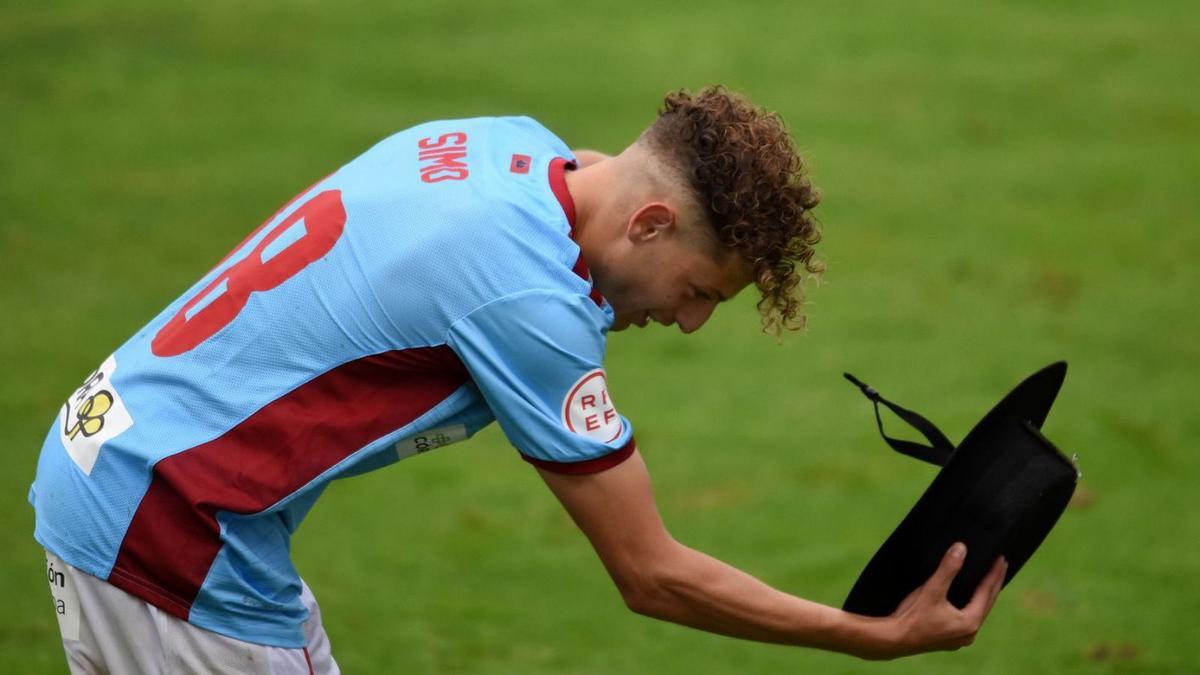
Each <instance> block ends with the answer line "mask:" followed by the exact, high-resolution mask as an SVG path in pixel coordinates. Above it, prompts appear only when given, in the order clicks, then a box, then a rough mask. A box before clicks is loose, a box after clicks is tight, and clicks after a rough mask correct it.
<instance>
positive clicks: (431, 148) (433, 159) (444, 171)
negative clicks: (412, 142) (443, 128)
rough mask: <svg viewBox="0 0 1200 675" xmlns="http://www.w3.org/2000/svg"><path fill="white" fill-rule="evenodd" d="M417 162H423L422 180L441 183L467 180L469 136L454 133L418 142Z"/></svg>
mask: <svg viewBox="0 0 1200 675" xmlns="http://www.w3.org/2000/svg"><path fill="white" fill-rule="evenodd" d="M417 148H418V150H417V160H418V161H419V162H421V180H423V181H425V182H426V183H440V182H442V181H444V180H466V178H467V176H468V175H470V172H469V171H468V170H467V161H466V160H467V135H466V134H465V133H463V132H461V131H452V132H450V133H448V134H442V135H441V136H438V137H437V138H432V137H430V138H422V139H421V140H419V141H417Z"/></svg>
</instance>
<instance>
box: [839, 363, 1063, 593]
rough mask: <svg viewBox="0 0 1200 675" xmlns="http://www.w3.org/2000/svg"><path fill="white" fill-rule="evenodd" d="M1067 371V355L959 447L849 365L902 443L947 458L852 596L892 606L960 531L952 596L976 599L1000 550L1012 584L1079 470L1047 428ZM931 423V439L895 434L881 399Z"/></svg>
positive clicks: (926, 430)
mask: <svg viewBox="0 0 1200 675" xmlns="http://www.w3.org/2000/svg"><path fill="white" fill-rule="evenodd" d="M1066 374H1067V364H1066V362H1063V361H1059V362H1058V363H1054V364H1052V365H1049V366H1047V367H1045V368H1043V369H1042V370H1039V371H1038V372H1036V373H1034V374H1033V375H1031V376H1029V378H1027V379H1026V380H1025V381H1024V382H1022V383H1021V384H1019V385H1017V387H1016V388H1015V389H1013V390H1012V391H1011V392H1009V394H1008V396H1005V397H1004V399H1003V400H1001V401H1000V402H999V403H997V404H996V407H994V408H992V410H991V411H990V412H989V413H988V414H987V415H985V416H984V418H983V419H982V420H980V422H979V423H978V424H976V425H975V428H974V429H972V430H971V432H970V433H969V434H967V437H966V438H965V439H963V442H962V443H960V444H959V445H958V448H957V449H955V447H954V446H953V444H952V443H950V441H949V440H948V439H947V438H946V436H945V435H944V434H942V432H941V431H939V430H938V428H937V427H936V426H934V425H933V424H932V423H930V422H929V421H928V420H926V419H925V418H924V417H921V416H920V415H918V414H916V413H914V412H912V411H911V410H906V409H905V408H901V407H900V406H898V405H896V404H894V403H892V402H891V401H888V400H887V399H885V398H883V397H882V396H880V395H879V392H877V391H875V389H873V388H872V387H870V386H868V385H866V384H863V383H862V382H860V381H858V380H857V379H856V378H855V377H854V376H853V375H850V374H849V373H846V379H848V380H850V381H851V382H853V383H854V384H856V385H857V386H858V387H859V388H860V389H861V390H862V391H863V393H864V394H866V396H867V398H869V399H871V401H872V402H874V403H875V420H876V422H877V423H878V424H879V433H880V434H881V435H883V438H884V440H885V441H887V443H888V445H890V446H892V448H893V449H895V450H896V451H897V452H901V453H904V454H906V455H909V456H912V457H916V458H917V459H921V460H923V461H926V462H929V463H931V464H935V465H938V466H941V467H942V470H941V471H940V472H939V473H938V475H937V477H935V478H934V479H933V483H931V484H930V485H929V488H928V489H927V490H925V494H923V495H921V498H920V499H919V500H918V501H917V504H916V506H913V508H912V510H911V511H909V512H908V515H907V516H905V518H904V520H903V521H902V522H901V523H900V526H899V527H897V528H896V530H895V531H894V532H892V536H890V537H888V539H887V541H886V542H884V544H883V546H882V547H881V548H880V549H879V551H878V552H876V553H875V557H873V558H871V562H870V563H868V564H867V567H866V569H864V570H863V572H862V574H861V575H860V576H859V578H858V582H857V583H855V584H854V588H853V589H851V591H850V595H849V596H848V597H847V598H846V602H845V604H844V605H843V606H842V607H843V609H845V610H846V611H848V612H854V613H855V614H865V615H868V616H888V615H890V614H892V612H894V611H895V610H896V607H898V606H899V605H900V602H901V601H902V600H904V598H905V597H906V596H907V595H908V594H909V593H911V592H912V591H913V590H914V589H916V588H917V587H918V586H920V585H921V584H923V583H925V581H926V580H928V579H929V577H930V576H932V575H933V572H934V570H936V569H937V567H938V564H939V563H940V562H941V560H942V557H943V556H944V555H945V553H946V551H947V550H948V549H949V548H950V546H951V544H953V543H954V542H956V541H961V542H964V543H965V544H966V545H967V558H966V560H965V561H964V562H963V566H962V569H961V570H960V571H959V573H958V576H957V577H955V579H954V582H953V583H952V584H951V585H950V592H949V594H948V598H949V600H950V602H951V603H953V604H954V605H955V606H956V607H958V608H959V609H961V608H963V607H965V606H966V604H967V603H968V602H969V601H970V600H971V596H972V594H973V593H974V591H975V588H976V587H977V586H978V585H979V582H980V581H982V580H983V577H984V576H985V575H986V574H987V572H988V570H989V569H990V567H991V565H992V563H993V562H995V560H996V558H997V557H998V556H1004V557H1005V559H1006V560H1007V561H1008V573H1007V575H1006V576H1005V579H1004V583H1005V584H1007V583H1008V582H1009V581H1011V580H1012V578H1013V577H1014V576H1016V574H1017V572H1018V571H1020V569H1021V566H1022V565H1024V564H1025V561H1027V560H1029V557H1030V556H1032V555H1033V552H1034V551H1035V550H1037V547H1038V546H1039V545H1041V543H1042V540H1043V539H1045V538H1046V535H1047V534H1049V533H1050V530H1051V528H1053V527H1054V524H1055V523H1056V522H1057V521H1058V518H1059V516H1061V515H1062V512H1063V510H1064V509H1066V507H1067V502H1069V501H1070V500H1071V495H1072V494H1074V492H1075V485H1076V483H1077V482H1078V479H1079V475H1080V474H1079V472H1078V470H1077V469H1076V467H1075V464H1074V463H1073V462H1072V461H1071V460H1069V459H1067V458H1066V457H1065V456H1063V454H1062V453H1061V452H1060V451H1059V450H1058V448H1056V447H1054V444H1053V443H1051V442H1050V441H1048V440H1047V439H1046V437H1045V436H1042V434H1041V431H1040V429H1041V426H1042V423H1043V422H1044V421H1045V420H1046V415H1047V414H1048V413H1049V412H1050V406H1051V405H1053V403H1054V399H1055V397H1056V396H1057V395H1058V390H1059V389H1060V388H1061V387H1062V383H1063V378H1065V377H1066ZM880 403H882V404H883V405H885V406H887V407H888V409H890V410H892V411H893V412H895V413H896V414H897V415H898V416H899V417H900V418H901V419H902V420H904V421H905V422H908V423H909V424H911V425H912V426H913V427H914V428H916V429H917V430H918V431H920V432H921V433H922V435H924V436H925V437H926V438H927V439H928V440H929V443H930V445H928V446H926V445H921V444H920V443H914V442H911V441H904V440H900V439H896V438H889V437H888V436H887V435H886V434H884V433H883V422H882V420H881V419H880V417H879V404H880Z"/></svg>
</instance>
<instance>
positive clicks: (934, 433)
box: [842, 373, 954, 466]
mask: <svg viewBox="0 0 1200 675" xmlns="http://www.w3.org/2000/svg"><path fill="white" fill-rule="evenodd" d="M842 375H844V376H845V377H846V379H847V380H850V381H851V382H853V383H854V385H855V386H857V387H858V388H859V389H861V390H862V393H863V395H864V396H866V397H867V398H869V399H871V402H872V403H874V404H875V422H876V423H877V424H878V425H879V435H880V436H883V440H884V441H887V444H888V445H890V446H892V449H893V450H895V451H896V452H899V453H901V454H904V455H908V456H909V457H913V458H916V459H919V460H921V461H922V462H929V463H930V464H933V465H935V466H945V465H946V462H948V461H950V455H953V454H954V444H953V443H951V442H950V439H948V438H946V435H945V434H943V433H942V432H941V430H940V429H938V428H937V427H936V426H934V425H933V423H932V422H930V421H929V420H927V419H925V418H924V417H921V416H920V415H918V414H917V413H915V412H913V411H911V410H908V409H907V408H901V407H900V406H898V405H896V404H895V403H892V402H891V401H889V400H887V399H886V398H884V397H883V396H880V395H879V392H878V391H875V388H874V387H872V386H871V385H869V384H866V383H864V382H861V381H860V380H859V379H858V378H857V377H854V376H853V375H851V374H850V373H842ZM880 403H882V404H884V405H885V406H887V408H888V410H891V411H892V412H894V413H896V416H897V417H899V418H900V419H902V420H904V421H905V422H908V424H909V425H910V426H912V428H914V429H916V430H917V431H919V432H921V435H922V436H924V437H925V438H926V439H927V440H928V441H929V445H921V444H920V443H913V442H912V441H905V440H902V439H899V438H892V437H890V436H888V435H887V434H885V433H883V419H882V418H880V416H879V404H880Z"/></svg>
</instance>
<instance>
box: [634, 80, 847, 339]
mask: <svg viewBox="0 0 1200 675" xmlns="http://www.w3.org/2000/svg"><path fill="white" fill-rule="evenodd" d="M638 146H640V147H641V148H645V149H646V150H648V151H649V152H650V153H651V154H653V156H654V157H655V158H656V159H657V160H658V162H656V164H661V165H662V166H663V167H665V169H666V171H667V172H668V173H669V174H671V175H670V179H671V180H672V181H673V182H677V183H678V184H680V185H681V186H683V189H684V190H685V191H686V192H687V193H688V196H689V197H690V199H689V200H688V201H689V202H692V204H694V206H695V207H696V209H697V210H698V212H699V216H700V218H701V219H702V221H703V222H704V223H705V224H706V225H707V228H706V229H707V232H706V233H705V234H706V235H707V236H710V237H712V239H713V242H714V247H716V248H719V249H724V252H726V253H728V251H730V250H733V251H736V253H737V254H738V255H739V256H740V257H741V259H742V261H744V264H745V265H746V266H747V267H748V270H749V272H750V275H751V278H752V279H753V281H754V284H755V286H757V288H758V290H759V292H760V293H761V294H762V299H761V300H760V301H759V304H758V306H759V310H760V311H761V312H762V315H763V328H764V330H766V331H768V332H774V333H776V334H778V333H779V332H780V331H781V330H783V329H796V328H800V327H802V326H803V325H804V319H805V317H804V314H803V312H802V311H801V310H802V306H803V302H804V289H803V284H802V282H803V277H804V275H806V274H808V275H819V274H820V273H821V272H822V271H823V270H824V264H823V263H822V262H821V261H819V260H818V259H816V257H815V256H814V246H815V245H816V244H817V243H818V242H819V241H820V239H821V234H820V228H819V226H818V223H817V220H816V218H815V217H814V216H813V214H812V209H814V208H815V207H816V206H817V204H818V203H819V202H820V193H819V192H818V191H817V189H816V188H815V187H814V186H813V185H812V183H811V182H810V180H809V178H808V176H807V174H806V167H805V163H804V160H803V158H802V157H801V156H800V154H799V153H798V152H797V151H796V149H795V147H794V145H793V143H792V139H791V137H790V136H789V135H788V132H787V129H786V128H785V127H784V124H783V121H782V120H781V119H780V118H779V116H778V115H777V114H775V113H772V112H770V111H767V110H765V109H763V108H759V107H756V106H754V105H753V104H752V103H750V102H749V101H748V100H746V99H745V98H743V97H741V96H739V95H737V94H735V93H732V92H730V91H727V90H726V89H724V88H723V87H720V86H715V87H708V88H705V89H703V90H701V91H700V92H698V93H696V94H691V93H689V92H687V91H686V90H682V89H681V90H678V91H674V92H671V93H669V94H667V96H666V98H665V100H664V102H663V108H662V110H661V111H660V112H659V115H658V118H657V119H656V120H655V121H654V123H653V124H651V125H650V127H649V128H647V129H646V131H645V132H643V133H642V135H641V137H640V138H639V139H638V141H637V143H636V144H635V147H638Z"/></svg>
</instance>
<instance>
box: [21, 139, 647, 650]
mask: <svg viewBox="0 0 1200 675" xmlns="http://www.w3.org/2000/svg"><path fill="white" fill-rule="evenodd" d="M571 161H572V160H571V153H570V150H569V149H568V148H567V147H566V145H564V144H563V143H562V141H560V140H559V139H558V138H556V137H555V136H554V135H552V134H551V133H550V132H549V131H547V130H546V129H544V128H543V127H542V126H540V125H539V124H537V123H536V122H534V121H533V120H531V119H528V118H495V119H472V120H456V121H443V122H433V123H429V124H425V125H421V126H418V127H414V128H412V129H408V130H406V131H402V132H400V133H398V134H396V135H394V136H391V137H390V138H387V139H386V140H384V141H382V142H380V143H379V144H378V145H376V146H375V147H373V148H371V149H370V150H368V151H367V152H366V153H364V154H363V155H361V156H360V157H358V158H357V159H355V160H354V161H352V162H350V163H349V164H347V165H346V166H343V167H342V168H341V169H339V170H338V171H336V172H335V173H333V174H332V175H330V176H329V177H327V178H325V179H323V180H321V181H320V182H318V183H317V184H316V185H314V186H312V187H311V188H309V189H308V190H306V191H304V192H302V193H301V194H300V195H299V196H297V197H296V198H295V199H294V200H293V201H292V202H290V203H289V204H287V205H286V206H284V207H283V208H282V209H281V210H280V211H279V212H278V213H276V214H275V215H274V216H272V217H271V218H269V219H268V220H267V221H266V222H265V223H263V225H262V226H261V227H260V228H259V229H258V230H256V231H255V232H254V233H252V234H251V235H250V236H249V237H248V238H247V239H246V240H245V241H244V242H243V243H242V244H241V245H239V246H238V247H237V248H236V249H234V251H233V252H232V253H231V254H230V255H229V256H228V257H227V258H226V259H225V260H223V261H221V262H220V263H219V264H218V265H217V266H216V267H215V268H214V269H213V270H212V271H210V272H209V273H208V274H207V275H205V276H204V278H202V279H201V280H200V281H199V282H197V283H196V285H194V286H193V287H192V288H190V289H188V290H187V291H186V292H185V293H184V294H183V295H182V296H181V297H180V298H179V299H177V300H176V301H175V302H173V303H172V304H171V305H170V306H168V307H167V308H166V309H165V310H163V312H162V313H161V314H159V315H158V316H157V317H155V318H154V320H153V321H151V322H150V323H149V324H148V325H147V326H146V327H145V328H143V329H142V330H141V331H139V332H138V333H137V334H136V335H134V336H133V338H131V339H130V340H129V341H128V342H126V343H125V344H124V345H122V346H121V347H120V348H119V349H118V350H117V351H116V352H115V353H114V354H112V355H111V356H109V357H108V358H106V359H105V360H104V361H103V363H102V364H101V366H100V367H99V368H98V369H97V370H96V371H95V372H94V373H92V374H91V375H90V376H89V377H88V378H86V380H85V381H84V383H83V385H82V386H81V387H80V388H79V389H78V390H76V391H75V392H74V393H72V394H71V396H70V397H69V399H68V400H67V401H66V403H65V404H64V405H63V407H62V410H61V412H60V414H59V416H58V418H57V420H56V421H55V424H54V427H53V428H52V429H51V430H50V433H49V435H48V436H47V437H46V441H45V443H44V445H43V447H42V454H41V458H40V460H39V463H38V471H37V477H36V479H35V481H34V484H33V486H32V488H31V489H30V493H29V499H30V502H31V503H32V504H33V505H34V508H35V510H36V512H37V528H36V532H35V536H36V538H37V540H38V541H39V542H41V544H42V545H44V546H45V547H46V548H47V549H49V550H50V551H53V552H54V553H56V554H57V555H58V556H60V557H61V558H62V559H63V560H65V561H66V562H68V563H70V564H71V565H74V566H75V567H77V568H79V569H81V570H83V571H85V572H88V573H89V574H93V575H95V576H97V577H100V578H102V579H107V580H108V581H109V582H110V583H112V584H113V585H115V586H118V587H120V588H122V589H124V590H125V591H127V592H129V593H132V594H134V595H136V596H138V597H140V598H142V599H144V600H146V601H147V602H150V603H152V604H154V605H156V606H158V607H160V608H162V609H164V610H166V611H168V612H170V613H171V614H173V615H175V616H178V617H180V618H184V619H186V620H188V621H190V622H191V623H193V624H195V625H197V626H200V627H202V628H206V629H209V630H213V631H216V632H218V633H222V634H225V635H229V636H232V637H235V638H238V639H242V640H246V641H250V642H256V643H261V644H267V645H273V646H279V647H292V648H296V647H301V646H303V645H304V636H303V635H302V633H301V629H300V626H301V624H302V623H303V621H304V619H305V618H306V611H305V610H304V608H303V606H302V605H301V603H300V601H299V595H300V580H299V577H298V576H297V574H296V571H295V569H294V568H293V567H292V564H291V561H290V559H289V555H288V547H289V539H290V537H291V534H292V532H293V531H295V529H296V528H297V527H298V526H299V524H300V521H301V520H303V518H304V516H305V514H306V513H307V512H308V510H309V508H311V506H312V504H313V502H314V501H315V500H316V498H317V497H318V496H319V495H320V493H321V491H322V490H323V489H324V488H325V486H326V485H327V484H328V483H329V481H331V480H333V479H335V478H339V477H345V476H349V475H353V474H357V473H361V472H364V471H369V470H372V469H377V468H380V467H383V466H386V465H388V464H391V463H393V462H396V461H398V460H400V459H403V458H405V457H408V456H411V455H414V454H417V453H420V452H424V451H426V450H431V449H434V448H438V447H441V446H443V445H447V444H449V443H453V442H455V441H459V440H462V439H465V438H467V437H469V436H471V435H472V434H474V433H475V432H476V431H478V430H479V429H481V428H482V427H484V426H486V425H487V424H489V423H490V422H491V421H492V420H493V419H494V420H498V421H499V422H500V426H501V427H502V428H503V430H504V432H505V434H506V435H507V436H508V439H509V440H510V441H511V442H512V444H513V445H514V446H515V447H516V448H517V449H518V450H519V451H520V453H521V456H522V457H524V458H525V459H526V460H527V461H529V462H531V463H533V464H535V465H537V466H539V467H542V468H544V469H547V470H551V471H559V472H568V473H584V472H592V471H599V470H602V469H604V468H607V467H610V466H613V465H615V464H617V463H619V462H620V461H622V460H624V459H625V458H627V457H628V456H629V455H630V454H631V453H632V452H633V449H634V445H633V435H632V428H631V427H630V424H629V422H628V421H627V420H626V419H624V418H623V417H622V416H621V415H619V414H618V413H617V411H616V408H615V407H614V406H613V403H612V400H611V399H610V397H609V395H608V387H607V382H606V380H605V375H604V370H603V365H602V364H603V360H604V348H605V335H606V333H607V331H608V329H609V327H610V326H611V325H612V321H613V312H612V308H611V307H610V306H609V305H608V303H607V302H605V301H604V299H603V298H602V297H601V296H600V295H599V293H597V292H596V291H595V289H593V288H592V284H591V280H590V275H589V274H588V271H587V266H586V264H585V263H584V261H583V259H582V258H581V256H580V252H579V247H578V245H576V243H575V242H574V240H573V238H572V228H573V226H574V205H573V203H572V201H571V197H570V194H569V193H568V191H567V189H566V181H565V178H564V174H565V171H566V170H568V168H569V167H570V166H571Z"/></svg>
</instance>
